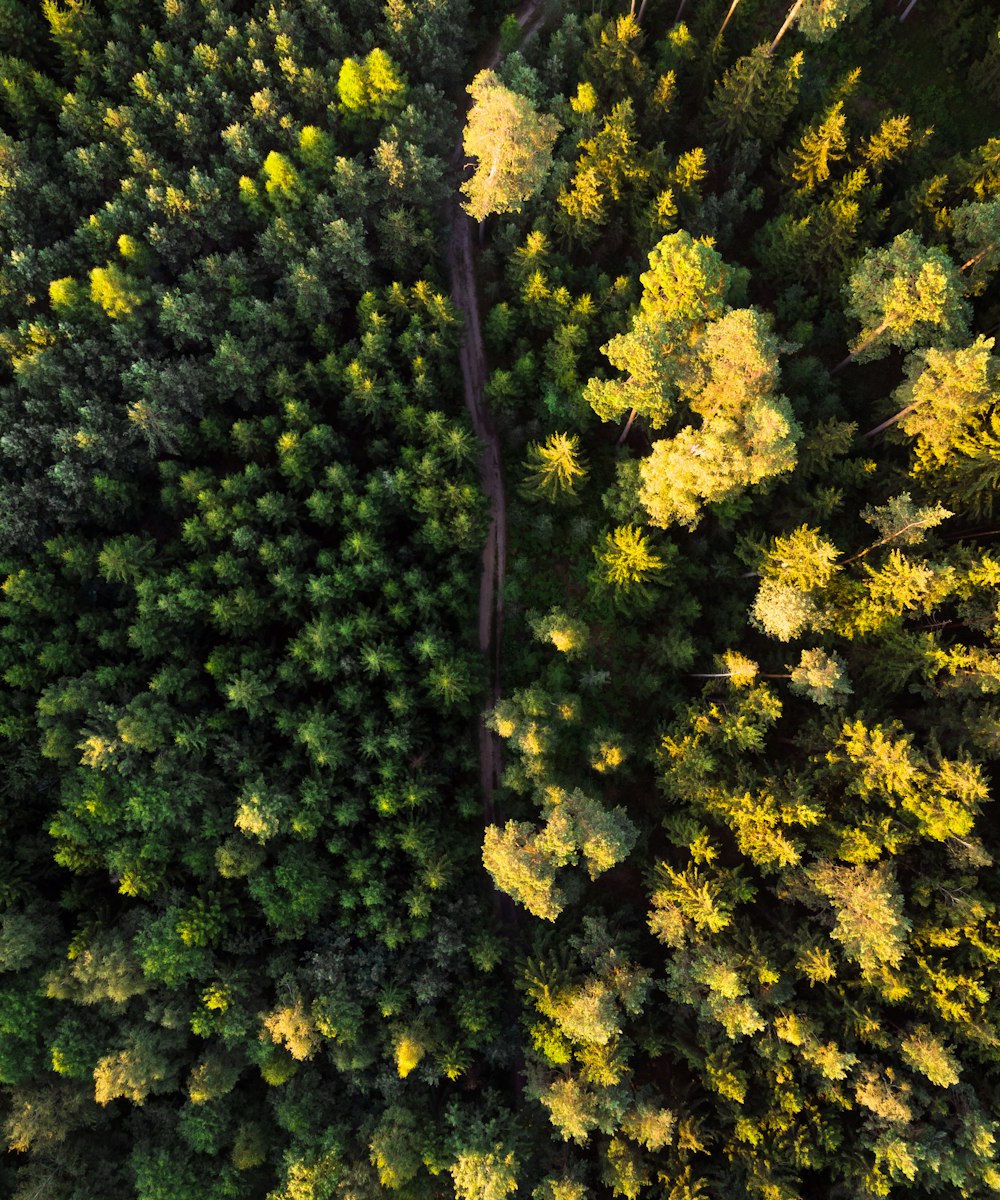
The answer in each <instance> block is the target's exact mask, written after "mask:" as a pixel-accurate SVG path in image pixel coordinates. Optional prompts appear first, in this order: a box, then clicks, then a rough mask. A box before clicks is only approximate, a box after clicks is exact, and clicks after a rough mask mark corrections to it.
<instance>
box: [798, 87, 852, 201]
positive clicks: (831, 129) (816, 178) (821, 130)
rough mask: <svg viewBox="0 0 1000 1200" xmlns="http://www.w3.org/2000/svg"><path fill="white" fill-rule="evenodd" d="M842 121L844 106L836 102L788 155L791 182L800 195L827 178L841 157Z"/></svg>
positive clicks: (844, 147) (843, 146)
mask: <svg viewBox="0 0 1000 1200" xmlns="http://www.w3.org/2000/svg"><path fill="white" fill-rule="evenodd" d="M845 124H846V118H845V117H844V104H843V101H839V102H838V103H837V104H835V105H834V106H833V108H832V109H830V111H829V112H828V113H827V114H826V115H825V116H824V117H823V119H822V121H820V122H819V124H818V125H813V126H811V127H810V128H809V129H807V130H806V132H805V133H804V134H803V135H802V138H801V140H800V142H799V144H798V146H797V147H796V148H795V149H794V150H793V151H792V156H791V164H790V167H791V170H790V174H791V176H792V179H794V180H795V182H796V183H797V184H798V185H799V187H800V188H801V190H802V191H805V192H811V191H813V190H814V189H815V188H816V187H818V186H819V184H821V183H824V182H826V180H827V179H829V178H830V165H831V163H835V162H838V161H840V160H841V159H843V158H844V157H845V152H846V150H847V138H846V136H845V134H844V126H845Z"/></svg>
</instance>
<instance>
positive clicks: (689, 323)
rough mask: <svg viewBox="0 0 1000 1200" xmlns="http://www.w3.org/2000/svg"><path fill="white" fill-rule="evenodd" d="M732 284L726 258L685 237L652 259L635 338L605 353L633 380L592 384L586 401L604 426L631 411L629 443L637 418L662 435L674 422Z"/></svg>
mask: <svg viewBox="0 0 1000 1200" xmlns="http://www.w3.org/2000/svg"><path fill="white" fill-rule="evenodd" d="M732 279H733V271H732V269H731V268H730V267H728V266H727V265H726V264H725V263H724V262H723V260H722V256H721V255H720V254H719V253H718V251H717V250H715V249H714V248H713V247H712V246H710V245H708V244H707V242H704V241H698V240H696V239H695V238H693V237H692V236H691V235H690V234H689V233H686V232H684V231H683V230H679V231H678V232H677V233H670V234H667V236H666V237H664V238H662V239H661V240H660V241H659V242H658V243H657V245H656V246H655V247H654V248H653V250H652V251H651V252H650V255H649V270H648V271H646V272H645V273H644V274H643V275H641V276H640V280H641V282H642V297H641V299H640V301H639V311H638V312H637V313H636V314H635V316H633V318H632V324H631V328H630V330H629V331H628V333H621V334H618V335H617V336H616V337H613V338H612V339H611V341H610V342H608V343H607V345H605V346H602V347H601V352H602V353H603V354H605V355H607V357H608V360H609V361H610V363H611V365H612V366H613V367H617V368H618V369H619V370H620V371H627V372H628V377H627V378H626V379H623V380H603V379H590V380H589V381H588V382H587V386H586V387H585V388H584V393H583V394H584V398H585V399H586V400H587V402H588V403H589V404H590V406H591V408H593V410H594V411H595V412H596V413H597V415H598V416H599V417H600V418H601V419H602V420H604V421H615V420H618V419H619V418H620V417H621V416H623V415H624V414H625V413H626V412H629V410H631V413H630V415H629V419H628V423H627V424H626V427H625V431H624V432H623V434H622V437H624V436H625V433H627V432H628V429H629V427H630V426H631V424H632V422H633V421H634V419H635V417H636V416H637V415H638V416H642V417H643V418H644V419H645V420H646V421H647V422H648V423H649V424H650V425H651V426H652V428H654V429H658V428H660V427H662V426H663V425H666V424H667V422H668V421H669V420H670V418H671V417H672V416H673V414H674V411H675V407H676V402H677V397H678V392H679V389H680V383H681V379H682V377H683V375H684V374H685V372H686V371H687V370H688V369H689V366H690V361H691V358H692V357H693V343H694V342H695V340H696V339H697V337H698V336H699V334H701V333H702V332H703V330H704V328H705V326H706V325H707V324H708V322H710V321H713V320H716V319H718V318H719V317H721V316H722V314H723V313H724V312H725V310H726V295H727V294H728V291H729V287H730V284H731V282H732Z"/></svg>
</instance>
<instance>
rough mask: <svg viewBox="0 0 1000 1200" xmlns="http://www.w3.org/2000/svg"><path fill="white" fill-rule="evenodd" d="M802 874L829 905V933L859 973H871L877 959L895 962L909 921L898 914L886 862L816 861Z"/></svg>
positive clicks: (898, 902)
mask: <svg viewBox="0 0 1000 1200" xmlns="http://www.w3.org/2000/svg"><path fill="white" fill-rule="evenodd" d="M804 874H805V877H806V879H807V880H808V883H809V885H810V887H811V888H813V889H815V891H816V893H818V895H819V896H822V897H823V898H824V899H825V900H826V901H827V903H828V904H829V906H830V908H831V909H832V912H833V917H834V925H833V929H832V930H831V933H830V936H831V937H832V938H833V939H834V940H835V941H838V942H840V944H841V946H842V947H843V950H844V953H845V954H846V956H847V957H848V958H849V959H851V960H852V961H854V962H856V963H857V964H858V966H859V967H860V968H861V971H862V973H863V974H865V975H871V974H873V973H874V972H875V971H877V970H878V968H879V967H881V966H882V965H883V964H885V965H887V966H898V965H899V963H900V962H901V961H902V958H903V953H904V949H905V939H906V934H907V932H908V931H909V929H910V922H909V920H908V919H907V918H906V917H905V916H904V914H903V905H902V898H901V896H900V894H899V891H898V889H897V888H896V886H895V880H894V878H893V872H892V869H891V867H889V866H888V865H886V864H882V865H880V866H877V867H869V866H865V865H861V864H858V865H854V866H843V865H838V864H835V863H831V862H818V863H816V864H815V865H814V866H811V867H807V868H806V870H805V872H804Z"/></svg>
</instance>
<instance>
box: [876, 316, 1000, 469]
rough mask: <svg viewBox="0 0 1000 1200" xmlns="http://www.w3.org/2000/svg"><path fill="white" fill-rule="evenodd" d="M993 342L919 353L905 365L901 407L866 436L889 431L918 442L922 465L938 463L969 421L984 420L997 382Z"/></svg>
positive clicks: (896, 396) (898, 399)
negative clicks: (893, 429) (897, 429)
mask: <svg viewBox="0 0 1000 1200" xmlns="http://www.w3.org/2000/svg"><path fill="white" fill-rule="evenodd" d="M994 342H995V339H994V338H985V337H983V336H982V335H981V334H980V336H979V337H977V338H976V340H975V341H974V342H973V343H972V345H971V346H967V347H965V348H964V349H962V350H937V349H934V348H933V347H931V348H930V349H928V350H918V351H916V353H914V354H913V355H911V357H910V358H909V360H908V361H907V364H906V373H907V377H908V378H907V381H906V383H904V384H902V385H901V386H900V387H899V388H897V389H896V392H895V393H894V399H895V400H896V402H897V404H898V403H902V407H901V408H900V409H899V410H898V411H897V412H895V413H893V415H892V416H891V417H887V418H886V419H885V420H884V421H881V422H880V423H879V424H878V425H876V426H874V428H872V429H869V430H868V431H867V433H866V434H865V437H869V438H870V437H875V435H876V434H879V433H882V432H884V431H885V430H886V429H888V428H890V426H892V425H895V424H897V423H898V424H899V427H900V428H901V429H902V430H903V432H904V433H905V434H906V435H907V436H908V437H912V438H915V439H916V441H917V455H918V457H919V459H920V460H921V463H922V464H925V466H931V465H933V464H941V463H943V462H944V460H945V459H946V458H947V456H948V454H949V451H950V450H951V448H952V447H953V446H954V445H955V443H956V442H957V441H958V439H959V438H960V437H961V435H962V434H963V433H964V432H965V431H966V430H967V429H968V428H969V426H970V425H971V423H972V422H974V421H975V420H977V419H979V418H981V417H982V416H984V415H985V413H986V412H987V411H988V409H989V408H990V407H991V405H992V403H993V402H994V398H995V394H996V388H997V385H998V382H1000V364H998V362H997V359H996V357H995V356H994V355H993V354H992V353H991V351H992V350H993V346H994Z"/></svg>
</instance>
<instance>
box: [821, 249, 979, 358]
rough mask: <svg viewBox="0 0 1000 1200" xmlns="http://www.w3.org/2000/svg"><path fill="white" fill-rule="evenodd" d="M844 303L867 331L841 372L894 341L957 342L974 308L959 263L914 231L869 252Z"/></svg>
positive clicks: (879, 355)
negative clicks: (966, 294)
mask: <svg viewBox="0 0 1000 1200" xmlns="http://www.w3.org/2000/svg"><path fill="white" fill-rule="evenodd" d="M844 306H845V309H846V311H847V313H848V315H849V316H851V317H853V318H854V319H855V320H856V321H858V322H859V323H860V325H861V333H860V334H859V336H858V338H857V340H856V342H855V344H854V346H853V347H852V349H851V353H850V354H849V355H848V356H847V358H846V359H844V361H843V362H842V363H841V364H839V366H838V368H837V369H838V370H839V369H840V368H841V367H844V366H846V365H847V364H848V363H850V362H870V361H871V360H872V359H876V358H882V357H883V356H884V355H885V354H887V353H888V351H889V347H890V346H892V345H895V346H902V347H903V348H904V349H912V348H913V347H914V346H916V345H918V344H919V343H921V342H923V343H924V344H927V343H930V344H937V345H943V346H947V345H951V344H954V343H955V342H956V341H959V340H960V339H961V338H963V337H964V336H966V334H967V331H968V319H969V307H968V305H967V303H966V302H965V301H964V300H963V299H962V288H961V280H960V276H959V273H958V271H957V269H956V267H955V265H954V263H953V262H952V261H951V259H950V258H949V257H948V256H947V255H946V254H945V253H944V252H943V251H942V250H939V249H937V248H936V247H931V248H928V247H926V246H924V244H923V243H922V242H921V240H920V238H919V237H917V235H916V234H915V233H913V232H912V231H909V230H908V231H907V232H906V233H901V234H899V236H898V237H896V238H895V239H894V240H893V241H892V242H891V243H890V244H889V245H888V246H884V247H882V248H880V249H877V250H869V251H868V253H867V254H866V255H865V256H864V258H863V259H862V260H861V262H860V263H859V265H858V267H857V268H856V270H855V271H854V272H853V274H852V275H851V277H850V280H849V281H848V283H847V284H846V286H845V288H844Z"/></svg>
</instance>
